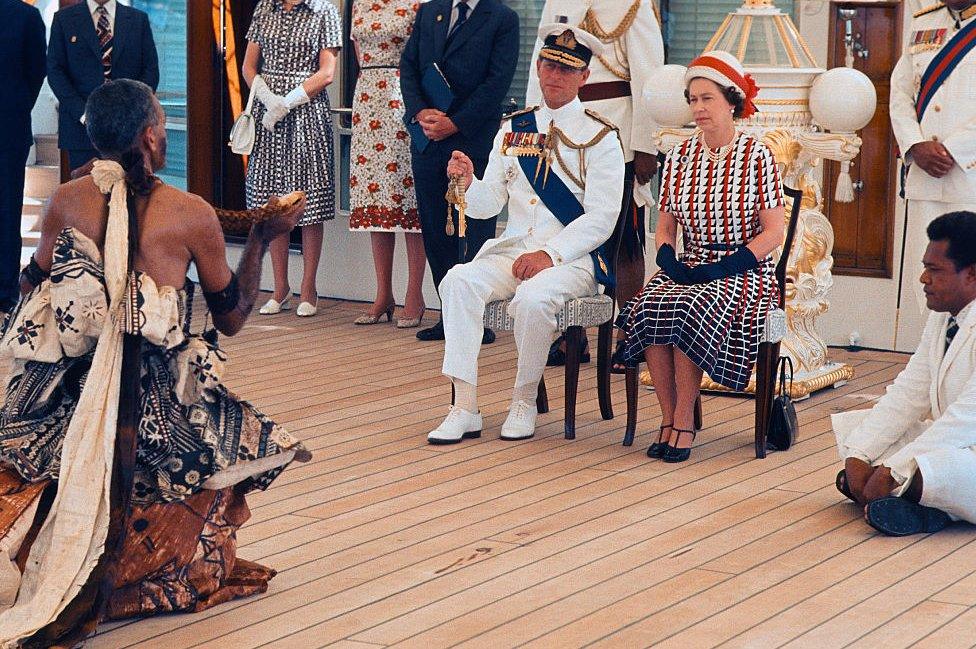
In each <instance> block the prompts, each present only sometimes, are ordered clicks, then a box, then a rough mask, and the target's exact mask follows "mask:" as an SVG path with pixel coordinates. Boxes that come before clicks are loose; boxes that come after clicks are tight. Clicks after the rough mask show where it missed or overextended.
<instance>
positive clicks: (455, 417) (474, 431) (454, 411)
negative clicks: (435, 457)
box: [427, 406, 484, 444]
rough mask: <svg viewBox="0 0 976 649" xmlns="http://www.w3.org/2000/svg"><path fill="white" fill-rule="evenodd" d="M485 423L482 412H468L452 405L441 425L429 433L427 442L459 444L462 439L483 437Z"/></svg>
mask: <svg viewBox="0 0 976 649" xmlns="http://www.w3.org/2000/svg"><path fill="white" fill-rule="evenodd" d="M483 425H484V424H483V422H482V419H481V413H480V412H468V411H467V410H462V409H461V408H459V407H458V406H451V409H450V410H449V411H448V413H447V417H445V418H444V421H442V422H441V425H440V426H438V427H437V428H435V429H434V430H432V431H430V434H428V435H427V443H429V444H457V443H458V442H460V441H461V440H462V439H473V438H475V437H481V429H482V427H483Z"/></svg>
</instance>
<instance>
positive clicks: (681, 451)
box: [661, 428, 697, 464]
mask: <svg viewBox="0 0 976 649" xmlns="http://www.w3.org/2000/svg"><path fill="white" fill-rule="evenodd" d="M673 430H674V432H676V433H678V439H677V440H675V441H677V442H680V441H681V435H682V434H683V433H688V434H690V435H691V443H692V445H694V443H695V435H696V434H697V433H696V432H695V431H693V430H684V429H682V428H674V429H673ZM689 457H691V446H689V447H688V448H677V447H675V446H671V445H670V444H668V446H667V448H665V449H664V457H662V458H661V459H662V460H664V461H665V462H667V463H669V464H676V463H678V462H684V461H685V460H687V459H688V458H689Z"/></svg>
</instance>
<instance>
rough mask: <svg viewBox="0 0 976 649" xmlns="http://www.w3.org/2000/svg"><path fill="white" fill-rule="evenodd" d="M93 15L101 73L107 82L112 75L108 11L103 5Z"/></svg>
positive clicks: (110, 33) (110, 28)
mask: <svg viewBox="0 0 976 649" xmlns="http://www.w3.org/2000/svg"><path fill="white" fill-rule="evenodd" d="M95 13H96V14H98V22H97V23H96V26H95V31H96V32H97V34H98V44H99V45H100V46H101V48H102V73H103V74H104V75H105V80H106V81H108V78H109V75H111V74H112V26H111V25H110V24H109V22H108V9H106V8H105V6H104V5H98V8H96V9H95Z"/></svg>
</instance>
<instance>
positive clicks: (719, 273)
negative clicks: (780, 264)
mask: <svg viewBox="0 0 976 649" xmlns="http://www.w3.org/2000/svg"><path fill="white" fill-rule="evenodd" d="M657 265H658V266H659V267H660V268H661V269H662V270H663V271H664V272H665V274H667V276H668V277H670V278H671V279H672V280H673V281H674V282H675V283H676V284H705V283H707V282H713V281H715V280H717V279H723V278H725V277H731V276H732V275H739V274H742V273H744V272H746V271H747V270H752V269H753V268H759V260H758V259H756V256H755V255H754V254H752V251H751V250H749V248H748V247H747V246H742V247H741V248H739V249H738V250H736V251H735V252H734V253H732V254H731V255H728V256H726V257H722V259H720V260H718V261H716V262H714V263H711V264H701V265H700V266H695V267H694V268H689V267H688V266H687V265H685V264H683V263H681V262H680V261H678V258H677V255H676V254H675V252H674V248H673V247H672V246H671V245H669V244H664V245H662V246H661V247H660V248H658V250H657Z"/></svg>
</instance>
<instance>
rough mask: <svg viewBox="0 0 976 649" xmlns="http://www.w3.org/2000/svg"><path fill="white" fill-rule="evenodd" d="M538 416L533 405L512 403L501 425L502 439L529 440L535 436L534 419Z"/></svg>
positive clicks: (522, 402) (520, 402)
mask: <svg viewBox="0 0 976 649" xmlns="http://www.w3.org/2000/svg"><path fill="white" fill-rule="evenodd" d="M538 415H539V411H538V410H536V408H535V404H534V403H532V404H530V403H526V402H525V401H513V402H512V405H511V407H510V408H509V409H508V418H506V419H505V423H504V424H502V434H501V438H502V439H508V440H516V439H529V438H530V437H532V436H533V435H535V418H536V417H537V416H538Z"/></svg>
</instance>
